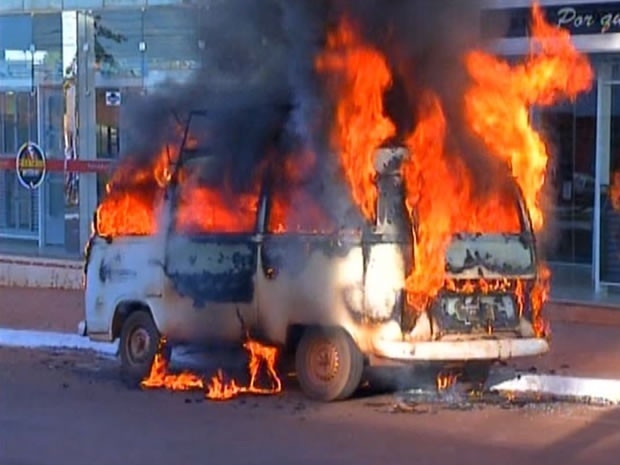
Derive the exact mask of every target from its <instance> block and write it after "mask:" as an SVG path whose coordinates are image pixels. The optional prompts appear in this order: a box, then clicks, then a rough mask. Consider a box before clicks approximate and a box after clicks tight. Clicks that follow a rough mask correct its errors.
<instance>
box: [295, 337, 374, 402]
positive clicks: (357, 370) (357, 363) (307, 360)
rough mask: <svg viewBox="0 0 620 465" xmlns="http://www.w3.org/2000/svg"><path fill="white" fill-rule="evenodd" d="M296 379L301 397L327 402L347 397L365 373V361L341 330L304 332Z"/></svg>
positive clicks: (296, 355) (353, 343)
mask: <svg viewBox="0 0 620 465" xmlns="http://www.w3.org/2000/svg"><path fill="white" fill-rule="evenodd" d="M295 369H296V372H297V379H298V380H299V384H300V386H301V389H302V390H303V391H304V393H305V394H306V395H307V396H308V397H310V398H313V399H316V400H320V401H324V402H330V401H334V400H344V399H346V398H348V397H350V396H351V395H352V394H353V393H354V392H355V390H356V389H357V388H358V386H359V384H360V381H361V379H362V373H363V371H364V357H363V355H362V353H361V352H360V350H359V349H358V347H357V345H356V344H355V342H354V341H353V339H352V338H351V336H350V335H349V334H348V333H347V332H346V331H344V330H342V329H336V328H312V329H307V330H306V331H305V332H304V334H303V335H302V337H301V340H300V341H299V345H298V346H297V351H296V354H295Z"/></svg>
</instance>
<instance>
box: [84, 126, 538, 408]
mask: <svg viewBox="0 0 620 465" xmlns="http://www.w3.org/2000/svg"><path fill="white" fill-rule="evenodd" d="M197 115H198V114H194V115H193V117H194V118H195V117H197ZM190 124H191V123H190ZM376 155H377V156H376V157H375V160H376V162H375V168H376V177H375V184H376V188H377V198H376V220H375V221H374V222H370V221H366V222H365V224H363V226H362V227H359V228H342V227H340V228H338V227H334V226H333V223H331V222H330V221H329V220H328V219H327V218H324V217H322V215H321V212H320V211H319V209H315V210H316V211H313V210H312V208H311V205H312V204H311V203H310V202H306V201H304V200H303V196H304V190H303V184H302V183H299V184H298V185H297V187H296V188H293V189H288V190H287V191H279V190H278V189H277V188H274V187H273V186H277V185H278V184H277V183H274V182H271V181H272V180H270V177H272V176H273V175H274V172H273V170H272V169H270V168H269V167H266V168H265V169H264V170H263V171H262V175H261V176H260V182H259V183H257V185H256V189H254V190H253V191H251V192H243V193H241V194H238V195H236V196H233V197H230V198H227V199H223V198H222V197H221V196H218V194H217V193H216V192H214V191H213V190H209V189H207V188H201V187H200V186H207V185H209V180H204V179H200V177H201V173H204V172H211V170H203V169H202V168H203V167H205V166H209V164H211V163H213V157H214V154H213V153H211V152H210V151H209V150H208V149H203V148H201V147H199V146H196V143H195V142H192V140H191V138H190V137H189V136H188V135H187V131H186V136H185V138H184V142H183V144H182V146H181V149H180V151H179V155H178V158H177V160H176V161H175V163H174V166H173V167H172V168H170V169H167V170H164V171H165V172H166V175H165V176H162V178H164V179H165V187H163V188H161V194H158V195H160V201H159V204H158V205H159V207H158V208H159V215H158V218H159V219H158V220H157V221H158V222H159V224H160V225H161V227H154V228H153V229H152V230H150V231H144V230H142V231H140V230H138V231H136V232H131V231H128V232H127V233H125V234H122V235H118V234H116V235H115V234H111V233H110V232H109V231H106V225H105V224H104V223H103V222H102V218H101V215H104V214H106V213H105V212H102V211H101V209H100V210H98V212H97V214H96V217H95V221H94V234H93V237H92V239H91V241H90V244H89V247H88V254H87V263H86V319H85V329H86V333H87V334H88V336H89V337H90V338H91V339H94V340H103V341H111V340H114V339H117V338H120V344H119V352H120V359H121V362H122V363H121V365H122V373H123V376H124V377H125V378H126V379H127V380H130V381H131V382H139V381H140V380H141V379H143V378H144V377H145V376H147V374H148V373H149V369H150V367H151V365H152V364H153V360H154V357H155V355H156V352H157V350H158V347H159V346H160V342H161V340H162V338H164V337H165V340H166V342H167V344H168V345H167V347H170V346H172V345H174V344H187V343H205V342H211V343H213V344H219V343H231V342H232V343H237V344H239V345H241V343H242V342H243V340H244V338H245V337H246V336H247V335H248V334H251V335H252V338H254V339H256V340H259V341H261V342H264V343H267V344H270V345H273V346H277V347H279V348H281V351H282V353H284V354H287V353H290V354H294V357H295V367H296V373H297V377H298V379H299V382H300V385H301V387H302V389H303V391H304V392H305V393H307V394H308V395H309V396H311V397H313V398H317V399H321V400H325V401H330V400H336V399H344V398H346V397H349V396H350V395H351V394H352V393H353V392H354V391H355V390H356V388H357V387H358V385H359V384H360V381H361V379H362V374H363V371H364V369H365V367H368V366H376V365H384V364H395V363H396V364H409V363H415V362H439V363H444V362H445V363H454V362H457V363H467V362H472V363H477V364H480V363H482V364H483V365H484V364H487V365H490V364H491V363H492V362H493V361H496V360H505V359H509V358H512V357H522V356H533V355H537V354H542V353H544V352H546V351H547V350H548V348H549V346H548V343H547V340H546V339H545V338H544V329H541V327H540V308H536V302H537V300H536V299H537V296H536V295H535V294H536V292H540V291H538V290H537V289H538V288H537V283H539V282H540V276H539V271H538V269H539V268H538V265H539V264H538V262H537V255H536V244H535V237H534V233H533V230H532V226H531V222H530V218H529V216H528V213H527V210H526V208H525V204H524V200H523V197H522V195H521V193H520V190H519V188H518V186H517V184H516V183H514V182H512V183H509V185H508V186H507V188H506V192H507V194H506V195H507V196H508V198H509V199H510V200H509V201H510V202H512V204H513V207H514V212H515V213H516V215H517V220H518V221H517V223H516V224H518V228H517V229H513V230H508V231H504V232H502V231H499V232H497V233H493V234H484V233H464V234H456V235H454V236H453V237H452V238H451V240H450V243H449V245H448V246H447V248H446V253H445V256H444V258H443V262H444V263H445V275H444V276H443V277H442V279H443V283H444V284H443V285H442V286H441V288H440V289H439V290H438V292H436V293H435V295H432V296H430V297H428V298H427V299H425V300H424V301H421V300H420V299H418V298H416V296H415V295H412V294H410V293H408V292H407V286H406V280H407V279H408V276H412V268H413V267H414V266H415V260H412V256H413V255H414V251H415V249H416V247H415V245H416V240H417V234H418V233H419V231H418V228H419V224H416V222H415V215H410V214H409V207H411V206H407V205H406V201H405V196H404V191H403V180H402V160H403V158H404V157H406V155H407V151H406V149H402V148H382V149H379V150H378V152H377V154H376ZM507 179H511V178H509V177H508V178H507ZM299 199H301V200H299ZM223 203H226V208H219V207H218V205H222V204H223ZM189 206H194V207H195V206H199V207H201V209H198V210H197V209H196V208H189ZM413 210H415V205H414V206H413ZM132 212H135V215H137V216H136V217H137V218H140V216H139V215H140V210H139V208H137V207H136V208H134V209H133V210H132ZM292 217H294V218H295V221H294V223H295V226H294V227H292V226H291V224H292V223H291V220H290V218H292ZM285 218H288V220H287V221H285ZM137 224H138V226H139V227H141V228H149V227H152V225H151V226H149V225H148V224H147V222H146V220H141V221H139V222H138V223H137ZM285 224H286V225H288V226H285ZM539 297H540V296H539ZM540 302H542V299H540Z"/></svg>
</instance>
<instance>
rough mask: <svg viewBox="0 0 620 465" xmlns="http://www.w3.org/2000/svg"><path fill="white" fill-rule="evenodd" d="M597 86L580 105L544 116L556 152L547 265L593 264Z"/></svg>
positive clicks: (541, 116)
mask: <svg viewBox="0 0 620 465" xmlns="http://www.w3.org/2000/svg"><path fill="white" fill-rule="evenodd" d="M596 110H597V88H596V84H595V85H594V86H593V87H592V89H591V90H590V91H589V92H588V93H585V94H582V95H580V96H579V97H578V98H577V99H576V100H575V101H574V102H564V103H562V104H560V105H556V106H554V107H552V108H548V109H543V110H541V111H540V113H539V115H538V118H539V127H540V129H541V131H542V133H543V137H544V140H545V141H546V142H547V144H548V149H549V152H550V156H551V160H550V173H549V178H548V180H547V182H548V183H549V187H550V191H551V196H552V197H551V200H552V207H551V211H552V215H551V218H549V220H550V221H549V238H548V240H546V241H545V251H544V252H545V255H546V258H547V260H549V261H550V262H555V263H557V264H563V265H584V266H588V267H590V266H591V264H592V258H593V254H592V239H593V231H594V204H595V202H594V186H595V165H596V127H597V123H596Z"/></svg>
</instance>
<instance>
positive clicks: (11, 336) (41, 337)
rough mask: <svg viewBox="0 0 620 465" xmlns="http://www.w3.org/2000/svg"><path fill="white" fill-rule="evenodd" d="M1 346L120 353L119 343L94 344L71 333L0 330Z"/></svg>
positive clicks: (108, 353) (106, 353) (109, 353)
mask: <svg viewBox="0 0 620 465" xmlns="http://www.w3.org/2000/svg"><path fill="white" fill-rule="evenodd" d="M0 346H6V347H25V348H29V349H38V348H57V349H79V350H92V351H95V352H98V353H101V354H105V355H115V354H116V353H117V351H118V342H94V341H91V340H90V339H88V338H87V337H83V336H78V335H77V334H71V333H56V332H51V331H33V330H25V329H7V328H0Z"/></svg>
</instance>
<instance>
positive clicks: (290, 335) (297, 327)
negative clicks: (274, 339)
mask: <svg viewBox="0 0 620 465" xmlns="http://www.w3.org/2000/svg"><path fill="white" fill-rule="evenodd" d="M313 330H317V331H320V330H324V331H333V330H339V331H343V332H345V333H347V334H348V335H349V337H350V338H351V340H352V341H353V342H354V344H355V345H356V346H357V348H358V349H359V350H360V351H361V347H360V345H359V344H358V341H357V339H356V337H355V335H354V334H353V333H351V331H349V330H348V329H347V327H346V326H342V325H322V324H317V323H290V324H289V325H288V327H287V330H286V339H285V342H284V351H285V352H286V353H294V352H295V350H296V349H297V346H298V345H299V341H301V338H302V336H303V334H304V332H306V331H313ZM361 352H362V353H363V351H361Z"/></svg>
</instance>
